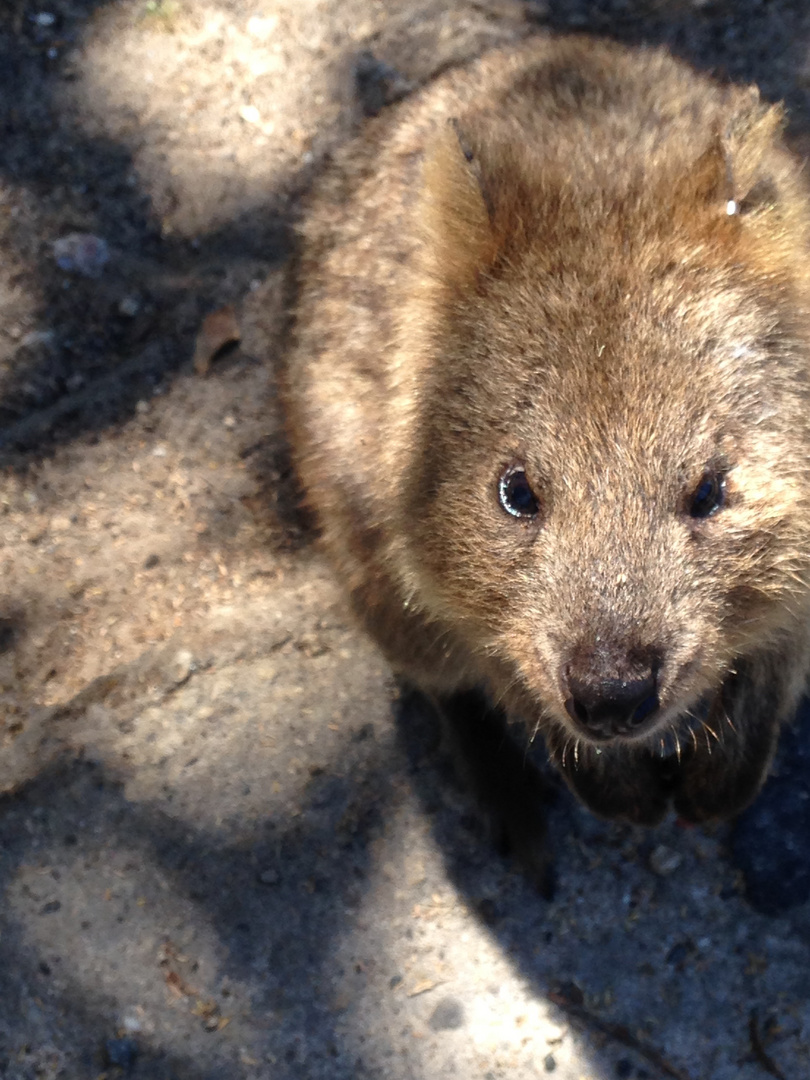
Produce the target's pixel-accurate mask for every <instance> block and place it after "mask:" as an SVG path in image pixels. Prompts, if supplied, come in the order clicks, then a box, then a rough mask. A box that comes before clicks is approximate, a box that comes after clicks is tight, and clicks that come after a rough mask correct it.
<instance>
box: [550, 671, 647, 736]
mask: <svg viewBox="0 0 810 1080" xmlns="http://www.w3.org/2000/svg"><path fill="white" fill-rule="evenodd" d="M567 683H568V689H569V691H570V697H569V698H568V699H567V701H566V702H565V707H566V709H567V710H568V714H569V716H570V717H571V719H572V720H574V721H575V722H576V723H577V725H578V726H579V727H582V728H584V729H585V730H586V731H587V732H588V733H589V734H591V735H593V736H595V737H597V738H602V739H610V738H613V737H614V736H616V735H634V734H638V733H639V732H640V731H642V730H643V728H644V727H645V726H646V725H647V723H648V722H649V721H650V720H651V719H652V717H653V716H654V715H655V714H656V712H657V711H658V704H659V703H658V679H657V675H656V672H655V671H653V670H650V671H649V673H648V674H647V675H645V676H644V678H641V679H631V680H625V679H581V678H578V677H577V676H576V675H574V674H572V673H571V672H570V671H569V672H568V676H567Z"/></svg>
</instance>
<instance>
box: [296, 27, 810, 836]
mask: <svg viewBox="0 0 810 1080" xmlns="http://www.w3.org/2000/svg"><path fill="white" fill-rule="evenodd" d="M780 130H781V116H780V112H779V109H778V108H774V107H767V106H765V105H763V104H762V103H761V101H760V100H759V97H758V95H757V93H756V91H755V90H753V89H744V88H721V87H719V86H717V85H715V84H714V83H712V82H710V81H709V80H708V79H705V78H703V77H701V76H698V75H697V74H695V73H694V72H692V71H690V70H689V69H688V68H686V67H685V66H684V65H682V64H680V63H677V62H676V61H674V60H672V59H671V58H670V57H669V56H668V55H666V54H665V53H663V52H660V51H652V50H644V51H629V50H626V49H624V48H621V47H619V46H617V45H613V44H610V43H607V42H598V41H589V40H587V39H581V38H580V39H557V40H548V39H545V38H543V39H535V40H532V41H530V42H528V43H527V44H525V45H524V46H522V47H520V48H517V49H515V50H512V51H508V52H507V51H503V52H495V53H491V54H489V55H486V56H485V57H483V58H482V59H481V60H479V61H477V62H476V63H474V64H471V65H468V66H467V67H465V68H462V69H458V70H454V71H451V72H449V73H447V74H445V75H444V76H442V77H441V78H440V79H439V80H438V81H437V82H435V83H434V84H433V85H431V86H428V87H427V88H426V89H425V90H423V91H421V92H420V93H419V94H417V95H415V96H414V97H413V98H411V99H410V100H408V101H406V102H404V103H403V104H402V105H400V106H399V107H397V108H396V109H394V110H392V111H390V112H389V113H387V114H384V115H383V116H381V117H379V118H378V119H376V120H375V121H373V122H371V123H369V124H368V126H367V127H366V128H365V129H364V131H363V133H362V134H361V136H360V137H359V138H358V139H357V140H356V141H355V142H354V143H353V144H352V145H350V146H349V147H347V148H345V150H344V151H343V152H342V153H340V154H339V155H338V158H337V161H336V163H335V166H334V168H333V169H331V170H330V172H329V173H328V174H327V175H326V176H325V177H324V179H323V180H322V182H321V184H320V185H319V187H318V189H317V190H316V192H315V194H314V198H313V200H312V203H311V206H310V209H309V215H308V218H307V221H306V224H305V227H304V237H303V248H302V257H301V271H302V282H303V284H302V292H301V298H300V303H299V306H298V311H297V327H298V329H297V346H296V349H295V351H294V353H293V355H292V357H291V359H290V365H289V370H288V373H287V376H286V391H285V392H286V398H287V403H288V407H289V413H290V418H291V419H290V435H291V440H292V444H293V449H294V452H295V456H296V460H297V464H298V468H299V470H300V474H301V477H302V480H303V483H304V486H305V488H306V491H307V494H308V500H309V503H310V505H311V506H312V507H313V509H314V510H315V512H316V514H317V517H318V519H319V521H320V524H321V527H322V532H323V541H324V544H325V547H326V550H327V552H328V553H329V555H330V556H331V558H332V560H333V562H334V564H335V566H336V568H337V572H338V574H339V575H340V577H341V578H342V580H343V581H344V582H345V584H346V587H347V589H348V591H349V593H350V595H351V597H352V601H353V605H354V608H355V610H356V611H357V613H358V614H359V616H360V618H361V619H362V620H363V622H364V623H365V625H366V626H367V627H368V629H369V630H370V632H371V633H372V634H373V635H374V637H375V638H376V639H377V641H378V642H379V643H380V645H381V646H382V648H383V649H384V651H385V652H386V654H387V656H388V657H389V659H390V661H391V663H392V664H393V665H394V667H395V668H396V669H397V670H398V671H399V672H401V673H402V674H404V675H405V676H407V677H408V678H410V679H411V680H412V681H414V682H415V683H416V684H417V685H419V686H420V687H422V688H423V689H425V690H426V691H427V692H429V693H431V694H432V695H434V696H435V697H438V698H440V699H445V700H446V699H448V697H450V696H451V695H458V694H467V693H469V692H470V691H472V690H473V689H474V688H481V687H482V688H484V689H485V690H486V692H487V693H488V695H489V697H490V700H492V701H493V702H496V703H499V704H501V705H502V706H503V707H505V709H506V710H507V712H508V714H509V715H510V717H512V718H521V719H522V720H524V721H525V722H526V723H527V724H528V725H529V726H530V728H531V729H532V730H535V729H539V730H540V731H542V732H543V734H544V736H545V739H546V743H547V745H548V748H549V753H550V755H551V758H552V760H553V761H554V762H555V764H556V765H557V766H558V767H559V769H560V770H561V772H562V773H563V775H564V776H565V778H566V780H567V781H568V783H569V784H570V786H571V787H572V788H573V789H574V790H575V791H576V792H577V793H578V794H579V795H580V796H581V797H582V798H583V799H584V801H585V802H586V803H588V804H589V805H590V806H592V807H593V808H594V809H595V810H597V811H598V812H601V813H603V814H606V815H610V816H613V815H616V816H622V817H625V818H629V819H631V820H634V821H640V822H653V821H655V820H658V819H659V818H660V816H661V815H662V814H663V813H664V812H665V810H666V808H667V806H668V805H670V803H674V805H675V807H676V808H677V810H678V811H679V812H680V813H681V814H682V815H684V816H685V817H687V818H690V819H692V820H703V819H707V818H714V817H719V816H725V815H729V814H732V813H735V812H736V811H738V810H739V809H740V808H741V807H743V806H744V805H745V804H746V803H747V802H748V801H749V800H750V799H751V798H752V797H753V795H754V794H755V792H756V791H757V789H758V787H759V785H760V783H761V781H762V778H763V776H764V774H765V773H766V771H767V768H768V765H769V762H770V760H771V756H772V753H773V748H774V744H775V740H776V736H777V733H778V729H779V726H780V724H781V723H782V722H783V721H785V720H786V719H788V718H789V717H791V715H792V714H793V711H794V709H795V706H796V703H797V700H798V698H799V697H800V695H801V694H802V692H803V690H804V688H805V681H806V674H807V670H808V662H809V657H810V634H809V633H808V626H809V625H810V623H808V614H809V609H810V540H808V537H810V409H809V408H808V368H809V367H810V321H809V320H810V281H808V263H809V261H808V228H809V227H810V217H809V215H808V198H807V194H806V191H805V188H804V185H803V182H802V179H801V176H800V173H799V169H798V167H797V165H796V164H795V163H794V162H793V161H792V159H791V158H790V156H789V154H788V153H787V152H786V150H785V149H784V147H783V145H782V143H781V139H780ZM731 200H733V203H734V204H735V205H736V208H737V211H738V212H736V213H728V212H727V211H728V209H729V207H728V204H729V202H730V201H731ZM731 209H732V210H733V209H734V206H732V207H731ZM512 461H519V462H520V463H521V465H523V466H524V467H525V471H526V475H527V477H528V478H529V479H530V481H531V483H532V487H533V489H534V490H535V492H536V493H537V495H538V498H539V502H540V513H539V515H538V518H537V520H523V519H517V518H513V517H510V516H509V515H508V514H507V513H505V512H504V510H503V508H502V507H501V505H500V504H499V500H498V478H499V476H500V474H501V473H502V472H503V470H504V469H505V468H506V467H508V466H509V464H510V462H512ZM710 467H711V468H717V469H720V470H722V472H723V474H724V475H725V476H726V478H727V500H726V504H725V505H724V506H723V508H722V509H721V510H720V511H719V512H718V513H717V514H715V515H714V516H712V517H709V518H706V519H705V520H704V519H699V518H694V517H690V515H689V513H688V512H687V509H686V507H687V505H688V498H689V493H690V492H691V491H693V490H694V489H695V486H696V485H697V484H699V483H700V479H701V476H702V475H703V474H704V472H705V470H706V469H707V468H710ZM650 649H654V650H655V655H656V656H660V657H661V660H660V671H659V697H660V710H659V712H658V714H657V717H656V720H655V723H654V724H653V725H652V727H651V728H650V729H648V730H645V732H644V734H643V736H641V737H639V738H636V739H633V738H630V737H627V738H624V737H616V738H612V739H609V740H602V741H600V740H598V739H595V738H594V739H591V738H588V737H587V735H584V734H583V732H582V731H581V730H579V729H578V728H577V727H576V725H574V724H573V723H572V720H571V718H570V717H569V715H568V712H567V711H566V707H565V690H564V687H561V675H560V673H561V672H566V671H569V670H570V669H571V667H572V665H573V666H575V667H576V665H580V667H583V668H584V669H585V670H591V669H593V670H596V669H598V670H600V671H602V670H604V671H606V672H607V673H608V675H610V676H611V677H613V676H615V677H617V678H618V677H624V676H623V674H622V671H621V670H619V669H620V668H621V663H622V662H619V661H615V660H614V659H611V657H614V656H616V655H618V656H634V655H636V654H640V653H641V652H643V651H644V650H650ZM605 657H607V659H605ZM628 663H629V661H628ZM600 665H601V667H600ZM611 665H612V666H611ZM514 812H515V813H516V814H519V813H520V809H519V808H518V809H516V810H515V811H514Z"/></svg>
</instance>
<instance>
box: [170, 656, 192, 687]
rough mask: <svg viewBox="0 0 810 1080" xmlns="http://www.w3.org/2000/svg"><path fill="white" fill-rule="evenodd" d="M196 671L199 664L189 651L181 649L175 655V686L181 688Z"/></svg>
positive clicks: (172, 673)
mask: <svg viewBox="0 0 810 1080" xmlns="http://www.w3.org/2000/svg"><path fill="white" fill-rule="evenodd" d="M196 670H197V663H196V661H195V659H194V657H193V656H192V654H191V653H190V652H189V651H188V649H179V650H178V651H177V653H176V654H175V657H174V663H173V664H172V671H171V675H172V682H173V683H174V685H175V686H181V685H182V684H183V683H184V682H186V681H187V680H188V679H190V678H191V675H192V673H193V672H194V671H196Z"/></svg>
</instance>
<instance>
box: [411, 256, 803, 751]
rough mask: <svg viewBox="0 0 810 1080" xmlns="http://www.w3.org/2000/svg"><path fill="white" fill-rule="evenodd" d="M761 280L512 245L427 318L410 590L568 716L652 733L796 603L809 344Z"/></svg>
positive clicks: (589, 734) (528, 693)
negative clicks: (536, 253)
mask: <svg viewBox="0 0 810 1080" xmlns="http://www.w3.org/2000/svg"><path fill="white" fill-rule="evenodd" d="M765 292H766V290H763V289H760V288H758V286H757V283H756V281H751V280H750V279H749V277H748V276H747V275H746V273H745V272H744V271H730V270H729V269H728V268H726V267H723V266H716V265H715V266H703V267H700V266H698V267H694V266H693V267H687V268H684V267H682V266H678V265H674V264H672V263H671V262H670V261H666V260H665V262H664V264H662V265H659V266H658V267H657V269H656V268H654V267H647V268H646V269H645V270H644V271H643V272H642V273H640V274H639V275H638V276H637V277H634V276H633V275H632V274H627V273H623V274H616V275H611V274H610V272H609V270H608V271H606V273H605V274H603V275H601V276H598V277H597V276H592V277H590V278H588V276H587V275H583V274H582V273H578V272H577V269H576V268H574V269H572V270H570V271H566V270H565V269H562V270H560V271H559V272H558V273H557V274H556V275H555V276H554V275H548V274H545V275H544V274H542V273H540V274H538V273H537V272H534V273H533V272H532V270H531V266H530V264H529V263H528V262H527V264H526V265H524V266H523V267H522V268H521V267H517V268H514V267H512V268H510V269H509V270H508V271H506V272H504V273H503V274H501V275H499V274H497V273H493V274H491V275H489V276H488V277H487V278H486V279H485V280H482V281H481V283H480V286H479V289H478V294H477V295H476V296H475V297H468V298H466V299H465V300H464V301H463V302H460V303H459V304H458V305H457V306H456V309H455V310H454V311H453V313H452V316H451V317H450V318H449V319H448V320H447V321H446V323H445V325H444V327H443V328H442V329H443V334H441V333H440V334H437V345H436V349H437V354H438V353H441V354H442V355H441V357H438V356H437V362H436V364H435V371H436V374H435V376H434V378H435V382H434V385H433V386H432V387H431V393H430V395H429V396H427V397H426V402H427V404H426V406H425V409H424V412H423V415H422V425H421V428H420V429H419V431H418V435H417V438H416V440H415V442H414V457H415V460H414V466H415V467H414V468H413V469H412V470H410V474H409V475H410V476H411V484H410V487H409V490H408V493H407V500H406V509H405V515H404V526H403V528H404V530H405V532H406V534H407V535H408V536H409V540H410V542H411V543H410V548H411V552H412V556H411V565H412V573H413V576H414V584H415V588H416V591H417V593H418V595H420V596H421V597H422V599H423V603H424V604H425V606H426V607H428V608H429V609H431V610H433V611H434V612H435V613H436V614H437V615H440V616H443V617H445V618H448V617H449V618H450V619H451V620H452V622H453V624H454V625H456V626H457V627H460V628H461V629H462V632H463V633H464V634H465V635H466V636H467V638H468V640H469V642H470V644H471V645H472V646H473V647H474V648H475V649H476V650H478V651H479V653H486V654H490V655H492V656H494V657H497V658H498V659H499V660H500V661H501V669H502V670H503V669H505V670H506V671H507V672H509V673H510V677H511V678H512V679H513V680H514V685H515V686H517V687H518V688H519V689H520V690H522V692H523V695H524V697H526V698H528V699H529V700H530V701H532V702H534V703H535V705H536V709H537V714H538V716H541V715H542V716H543V717H544V718H545V719H546V720H548V721H550V722H552V723H556V724H557V725H558V727H560V728H562V729H563V731H564V732H567V733H569V734H570V735H571V736H572V737H574V738H576V739H581V740H584V741H585V742H590V743H593V744H597V745H600V744H608V743H614V742H631V743H643V742H645V741H646V742H649V743H652V742H653V741H656V742H657V741H659V740H660V738H661V737H662V735H663V733H664V732H665V731H667V730H669V729H671V728H673V727H675V725H676V723H677V721H678V720H679V718H683V717H684V716H688V715H689V713H690V711H693V710H697V709H698V708H699V706H700V704H701V701H702V700H703V699H705V698H706V697H707V696H709V695H713V694H715V693H716V692H717V691H718V689H719V687H720V685H721V684H722V682H723V680H724V679H725V678H726V677H727V675H728V674H729V673H730V672H731V671H732V670H733V669H734V663H735V659H736V658H737V657H739V656H741V655H742V656H744V655H745V653H746V651H747V650H750V649H751V648H752V647H753V646H754V645H755V644H756V645H757V646H761V645H763V644H764V643H767V642H768V640H770V639H773V640H776V639H777V638H778V636H779V634H781V633H786V632H788V633H789V632H790V627H791V626H792V625H793V619H794V618H795V617H796V615H797V612H799V611H800V609H804V610H806V609H807V593H808V577H810V566H808V553H807V549H808V547H810V545H808V542H807V535H806V529H807V521H808V503H810V479H809V478H808V462H807V460H806V459H807V454H806V453H805V452H804V450H803V447H805V446H806V445H807V430H806V429H807V417H806V413H807V411H808V409H807V403H806V399H805V394H806V391H805V388H804V386H803V384H802V383H801V381H800V379H798V378H797V369H798V366H799V365H798V362H797V357H798V356H799V354H800V352H801V350H802V349H803V348H806V347H807V345H806V343H805V342H804V341H803V340H802V332H801V328H799V327H797V325H796V323H795V321H794V322H793V323H790V324H789V323H788V321H787V320H786V319H785V318H784V317H783V315H782V313H781V311H780V309H779V303H778V301H773V302H769V300H768V298H767V296H766V295H764V293H765ZM508 689H510V688H509V687H507V686H504V687H495V688H494V690H495V692H496V693H498V692H506V691H507V690H508Z"/></svg>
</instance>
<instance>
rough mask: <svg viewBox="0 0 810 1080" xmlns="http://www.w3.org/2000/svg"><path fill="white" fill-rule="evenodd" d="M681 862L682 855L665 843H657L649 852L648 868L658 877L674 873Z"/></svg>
mask: <svg viewBox="0 0 810 1080" xmlns="http://www.w3.org/2000/svg"><path fill="white" fill-rule="evenodd" d="M682 862H683V856H682V855H681V854H680V852H678V851H673V849H672V848H668V847H667V846H666V845H665V844H659V845H658V847H656V848H653V850H652V852H651V853H650V869H651V870H652V872H653V873H654V874H658V876H659V877H667V876H668V875H669V874H672V873H674V872H675V871H676V870H677V869H678V867H679V866H680V865H681V863H682Z"/></svg>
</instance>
